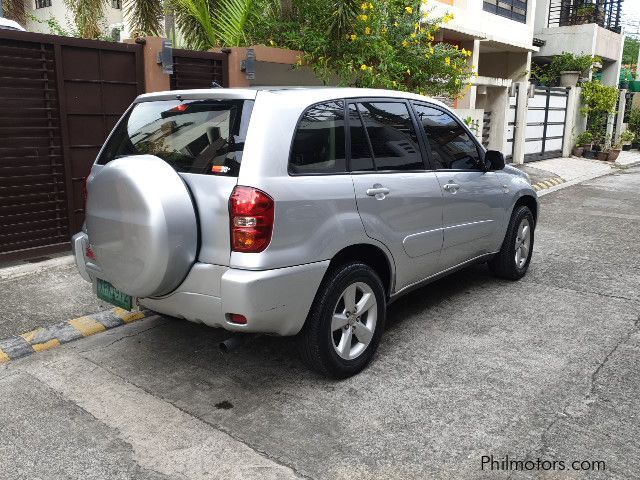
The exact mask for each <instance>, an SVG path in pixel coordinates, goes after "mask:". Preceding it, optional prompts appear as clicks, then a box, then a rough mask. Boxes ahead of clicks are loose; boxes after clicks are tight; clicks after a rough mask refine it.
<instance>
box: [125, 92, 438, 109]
mask: <svg viewBox="0 0 640 480" xmlns="http://www.w3.org/2000/svg"><path fill="white" fill-rule="evenodd" d="M262 93H265V94H273V95H279V96H283V97H287V98H288V99H291V100H294V101H300V102H301V103H304V104H312V103H316V102H322V101H324V100H332V99H336V98H358V97H381V98H407V99H413V100H422V101H428V102H431V103H435V104H437V105H440V106H444V107H446V105H445V104H444V103H442V102H441V101H439V100H435V99H433V98H430V97H425V96H422V95H418V94H415V93H409V92H402V91H398V90H384V89H377V88H352V87H252V88H204V89H191V90H172V91H165V92H154V93H146V94H143V95H140V96H139V97H138V98H136V100H135V101H136V102H149V101H154V100H170V99H174V98H176V97H182V98H186V99H205V98H222V99H230V100H231V99H238V100H242V99H244V100H253V99H255V98H256V97H257V96H258V95H259V94H262Z"/></svg>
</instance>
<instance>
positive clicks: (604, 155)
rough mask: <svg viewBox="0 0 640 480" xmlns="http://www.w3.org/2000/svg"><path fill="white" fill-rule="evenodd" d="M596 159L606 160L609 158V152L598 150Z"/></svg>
mask: <svg viewBox="0 0 640 480" xmlns="http://www.w3.org/2000/svg"><path fill="white" fill-rule="evenodd" d="M597 158H598V160H601V161H603V162H606V161H607V159H608V158H609V152H598V157H597Z"/></svg>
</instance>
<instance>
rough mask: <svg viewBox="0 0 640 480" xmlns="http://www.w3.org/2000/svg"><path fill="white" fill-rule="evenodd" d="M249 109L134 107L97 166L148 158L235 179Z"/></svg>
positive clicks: (183, 104)
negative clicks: (142, 157) (118, 160)
mask: <svg viewBox="0 0 640 480" xmlns="http://www.w3.org/2000/svg"><path fill="white" fill-rule="evenodd" d="M252 107H253V102H252V101H245V100H225V101H219V100H184V101H180V100H161V101H154V102H142V103H138V104H136V105H135V106H134V107H133V108H132V109H131V110H130V111H129V112H128V113H127V114H126V115H125V116H124V118H123V119H122V120H121V121H120V122H119V123H118V126H117V127H116V129H115V130H114V132H113V135H112V136H111V138H109V141H108V142H107V144H106V145H105V148H104V150H103V152H102V154H101V155H100V158H99V159H98V163H99V164H103V165H104V164H106V163H108V162H110V161H111V160H113V159H116V158H120V157H126V156H130V155H143V154H148V155H155V156H156V157H159V158H161V159H162V160H164V161H165V162H167V163H168V164H169V165H171V166H172V167H173V168H175V169H176V170H177V171H179V172H187V173H204V174H217V175H220V174H223V175H237V174H238V171H239V167H240V161H241V160H242V150H243V148H244V140H245V136H246V132H247V126H248V124H249V117H250V116H251V110H252ZM213 167H215V168H213Z"/></svg>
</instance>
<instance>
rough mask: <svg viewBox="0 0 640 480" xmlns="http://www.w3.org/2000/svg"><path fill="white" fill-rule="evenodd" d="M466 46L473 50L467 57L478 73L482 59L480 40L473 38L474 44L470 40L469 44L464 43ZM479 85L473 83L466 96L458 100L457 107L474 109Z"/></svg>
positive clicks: (468, 62)
mask: <svg viewBox="0 0 640 480" xmlns="http://www.w3.org/2000/svg"><path fill="white" fill-rule="evenodd" d="M464 48H467V49H469V50H471V56H470V57H469V58H467V64H468V65H469V66H470V67H471V68H472V69H473V71H474V72H475V73H476V74H477V72H478V62H479V60H480V40H477V39H475V40H473V44H471V42H469V45H464ZM477 91H478V87H476V86H475V85H472V86H471V87H470V88H469V90H468V91H467V92H466V93H465V95H464V97H462V98H460V99H459V100H457V102H456V105H457V108H466V109H474V108H476V98H477Z"/></svg>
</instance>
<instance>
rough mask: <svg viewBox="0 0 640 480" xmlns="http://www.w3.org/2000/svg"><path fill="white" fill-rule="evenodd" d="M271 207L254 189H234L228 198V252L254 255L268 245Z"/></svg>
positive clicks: (266, 196)
mask: <svg viewBox="0 0 640 480" xmlns="http://www.w3.org/2000/svg"><path fill="white" fill-rule="evenodd" d="M274 210H275V205H274V203H273V199H272V198H271V197H270V196H269V195H267V194H266V193H264V192H263V191H261V190H258V189H257V188H252V187H242V186H236V187H235V188H234V189H233V193H232V194H231V197H230V198H229V217H230V222H231V250H232V251H234V252H245V253H257V252H261V251H263V250H264V249H265V248H267V247H268V246H269V242H271V233H272V231H273V217H274Z"/></svg>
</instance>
